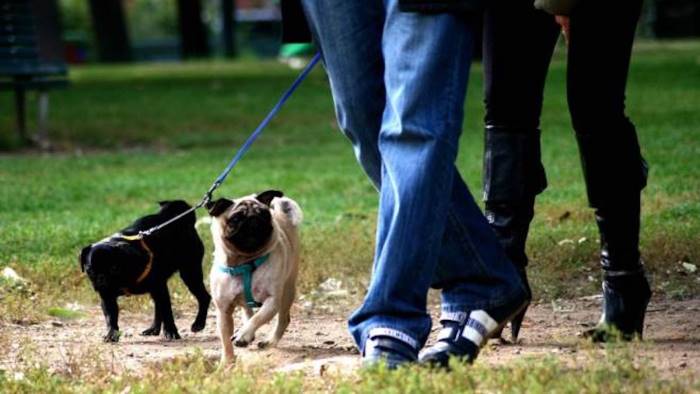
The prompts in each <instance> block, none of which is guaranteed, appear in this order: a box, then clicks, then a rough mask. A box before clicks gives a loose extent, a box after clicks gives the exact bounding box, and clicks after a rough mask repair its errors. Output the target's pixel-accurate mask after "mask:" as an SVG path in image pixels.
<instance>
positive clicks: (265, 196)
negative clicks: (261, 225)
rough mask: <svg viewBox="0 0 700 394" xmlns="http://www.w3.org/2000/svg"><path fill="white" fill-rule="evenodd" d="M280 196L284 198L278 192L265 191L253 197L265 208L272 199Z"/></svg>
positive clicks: (282, 194)
mask: <svg viewBox="0 0 700 394" xmlns="http://www.w3.org/2000/svg"><path fill="white" fill-rule="evenodd" d="M282 196H284V193H282V192H281V191H279V190H266V191H264V192H262V193H260V194H258V195H257V196H255V199H256V200H258V201H260V202H261V203H263V204H265V205H267V206H270V203H271V202H272V199H273V198H275V197H282Z"/></svg>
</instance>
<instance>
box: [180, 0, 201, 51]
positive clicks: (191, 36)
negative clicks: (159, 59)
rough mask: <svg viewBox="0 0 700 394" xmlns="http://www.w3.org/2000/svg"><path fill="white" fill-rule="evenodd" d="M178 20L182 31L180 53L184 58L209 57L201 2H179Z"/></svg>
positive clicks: (189, 0) (181, 0) (191, 0)
mask: <svg viewBox="0 0 700 394" xmlns="http://www.w3.org/2000/svg"><path fill="white" fill-rule="evenodd" d="M177 19H178V28H179V30H180V51H181V54H182V57H183V58H193V57H205V56H208V55H209V43H208V42H207V29H206V26H205V25H204V21H203V19H202V3H201V1H200V0H177Z"/></svg>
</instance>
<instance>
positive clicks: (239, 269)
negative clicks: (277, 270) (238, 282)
mask: <svg viewBox="0 0 700 394" xmlns="http://www.w3.org/2000/svg"><path fill="white" fill-rule="evenodd" d="M269 257H270V255H269V254H266V255H264V256H260V257H258V258H257V259H255V260H253V261H249V262H247V263H245V264H241V265H237V266H235V267H229V266H225V265H219V266H218V267H219V271H221V272H224V273H226V274H229V275H231V276H241V277H243V294H244V296H245V304H246V305H247V306H249V307H251V308H258V307H260V306H261V305H262V304H261V303H259V302H257V301H255V298H253V288H252V285H251V283H252V282H253V272H254V271H255V270H256V269H257V268H258V267H260V266H261V265H263V264H265V262H266V261H267V259H268V258H269Z"/></svg>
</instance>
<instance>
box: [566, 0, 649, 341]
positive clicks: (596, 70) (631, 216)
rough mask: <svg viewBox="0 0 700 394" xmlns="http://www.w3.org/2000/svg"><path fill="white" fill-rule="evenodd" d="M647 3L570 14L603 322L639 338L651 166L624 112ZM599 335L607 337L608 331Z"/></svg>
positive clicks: (575, 99)
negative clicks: (645, 196)
mask: <svg viewBox="0 0 700 394" xmlns="http://www.w3.org/2000/svg"><path fill="white" fill-rule="evenodd" d="M641 3H642V2H641V0H635V1H632V2H625V3H624V4H614V5H612V6H611V7H607V6H606V7H605V10H604V12H601V10H600V9H599V7H598V5H597V3H595V2H593V3H586V2H582V3H581V4H580V6H578V7H577V8H575V9H574V10H573V12H572V14H571V18H570V23H571V25H570V26H571V31H570V48H569V57H568V75H567V83H568V99H569V108H570V111H571V119H572V123H573V126H574V130H575V132H576V139H577V141H578V144H579V150H580V153H581V162H582V164H583V174H584V179H585V182H586V188H587V192H588V201H589V203H590V206H591V207H592V208H594V209H595V216H596V221H597V223H598V227H599V230H600V239H601V242H600V244H601V265H602V268H603V295H604V307H603V309H604V310H603V317H602V318H601V322H602V323H606V324H610V325H613V326H615V327H616V328H617V329H619V330H620V331H621V332H622V333H623V335H624V336H625V337H626V338H632V337H633V336H635V335H639V336H641V334H642V329H643V323H644V312H645V309H646V305H647V303H648V301H649V297H650V295H651V292H650V289H649V285H648V283H647V280H646V278H645V276H644V270H643V267H642V263H641V260H640V254H639V226H640V220H639V216H640V194H641V190H642V189H643V188H644V186H645V185H646V176H647V166H646V162H645V161H644V159H643V157H642V155H641V152H640V147H639V142H638V140H637V133H636V130H635V127H634V125H633V124H632V123H631V122H630V120H629V119H628V118H627V116H626V115H625V88H626V84H627V73H628V69H629V63H630V56H631V49H632V42H633V40H634V33H635V28H636V25H637V20H638V19H639V13H640V9H641ZM592 334H593V336H594V339H598V340H605V339H606V338H605V337H606V335H605V331H604V330H594V331H593V332H592Z"/></svg>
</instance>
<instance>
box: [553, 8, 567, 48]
mask: <svg viewBox="0 0 700 394" xmlns="http://www.w3.org/2000/svg"><path fill="white" fill-rule="evenodd" d="M554 20H555V21H556V22H557V23H558V24H559V26H561V34H563V35H564V41H565V42H566V46H569V30H570V25H569V17H568V16H566V15H555V16H554Z"/></svg>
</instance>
